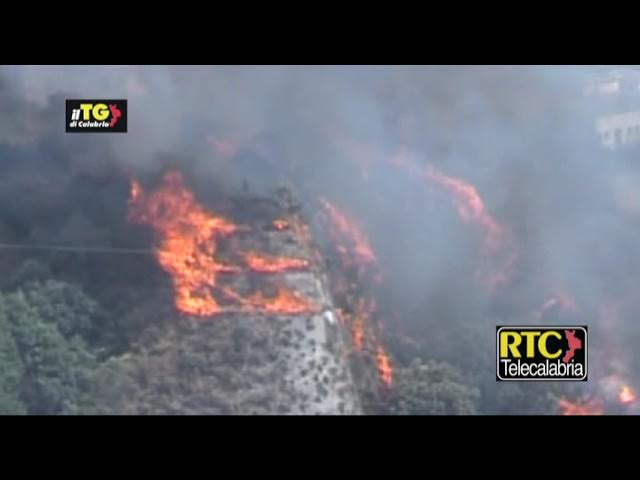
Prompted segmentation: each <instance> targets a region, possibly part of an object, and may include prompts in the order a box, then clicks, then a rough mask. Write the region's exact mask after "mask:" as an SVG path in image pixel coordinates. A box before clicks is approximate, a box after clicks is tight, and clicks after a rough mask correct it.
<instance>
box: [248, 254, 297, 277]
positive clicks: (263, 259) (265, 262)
mask: <svg viewBox="0 0 640 480" xmlns="http://www.w3.org/2000/svg"><path fill="white" fill-rule="evenodd" d="M244 259H245V261H246V262H247V265H248V266H249V268H250V269H251V270H254V271H256V272H263V273H280V272H286V271H288V270H304V269H306V268H308V267H309V262H308V261H307V260H304V259H302V258H291V257H275V256H271V255H265V254H261V253H258V252H249V253H247V254H246V255H245V257H244Z"/></svg>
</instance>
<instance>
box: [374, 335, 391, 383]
mask: <svg viewBox="0 0 640 480" xmlns="http://www.w3.org/2000/svg"><path fill="white" fill-rule="evenodd" d="M376 361H377V364H378V372H379V373H380V379H381V380H382V382H383V383H384V384H385V385H386V386H387V387H390V386H391V384H392V383H393V369H392V367H391V361H390V360H389V356H388V355H387V354H386V352H385V351H384V349H383V348H382V345H378V348H377V351H376Z"/></svg>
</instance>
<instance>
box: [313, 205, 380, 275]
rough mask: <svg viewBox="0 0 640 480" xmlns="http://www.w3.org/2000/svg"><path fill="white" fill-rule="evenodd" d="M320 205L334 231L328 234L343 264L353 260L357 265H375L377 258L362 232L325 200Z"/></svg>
mask: <svg viewBox="0 0 640 480" xmlns="http://www.w3.org/2000/svg"><path fill="white" fill-rule="evenodd" d="M320 203H321V204H322V206H323V207H324V209H325V211H326V212H327V214H328V215H329V217H330V221H331V225H332V226H333V227H334V229H331V230H330V234H331V236H332V239H333V241H334V243H336V247H337V250H338V251H339V252H340V254H341V255H342V257H343V262H344V263H347V264H349V263H351V262H352V261H353V260H355V261H356V262H357V263H359V264H365V265H366V264H375V263H377V261H378V260H377V258H376V256H375V254H374V253H373V249H372V248H371V245H369V242H368V240H367V238H366V237H365V236H364V234H363V233H362V230H361V229H360V228H359V227H358V225H356V224H355V222H353V221H352V220H350V219H348V218H347V217H346V216H345V215H344V214H343V213H342V212H341V211H340V210H338V208H337V207H336V206H335V205H333V204H332V203H331V202H329V201H328V200H327V199H325V198H321V199H320Z"/></svg>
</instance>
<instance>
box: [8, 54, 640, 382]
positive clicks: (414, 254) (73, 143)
mask: <svg viewBox="0 0 640 480" xmlns="http://www.w3.org/2000/svg"><path fill="white" fill-rule="evenodd" d="M593 71H594V68H593V67H579V66H127V65H122V66H108V67H107V66H7V67H0V148H1V150H0V151H1V152H2V157H0V168H3V170H5V174H8V173H10V172H9V171H11V172H16V171H19V170H20V168H21V167H20V164H19V163H20V162H19V160H17V159H20V158H23V157H24V156H27V157H29V158H33V157H38V158H39V160H38V162H36V163H31V164H30V165H36V164H37V165H40V166H41V169H40V171H39V172H31V173H32V174H34V175H35V174H36V173H37V175H44V176H51V178H54V177H56V176H58V177H59V179H58V182H63V183H64V182H67V183H69V182H71V183H72V180H71V178H70V177H71V176H72V175H73V174H74V172H77V171H82V170H83V168H84V167H83V165H87V164H90V165H94V166H95V165H98V166H100V168H102V169H107V170H108V169H110V168H113V169H114V170H117V171H122V172H129V174H134V175H141V176H144V175H157V174H158V172H160V171H162V170H163V169H165V168H168V167H173V168H179V169H180V170H182V171H183V173H184V174H185V176H186V177H187V179H188V180H189V181H190V184H191V185H192V186H193V188H195V189H196V191H197V193H198V194H199V196H200V197H201V198H205V199H206V198H215V197H216V196H217V195H227V194H236V193H238V192H240V191H242V186H243V184H245V185H248V187H249V191H250V192H251V193H254V194H266V193H268V192H270V191H272V190H273V189H275V188H276V187H278V186H289V187H291V188H292V190H293V191H294V193H295V195H296V196H297V197H298V199H299V201H300V202H301V204H302V206H303V211H304V213H305V214H306V215H307V217H308V218H309V219H310V221H314V219H315V218H316V217H317V212H318V208H319V207H318V199H319V198H320V197H325V198H327V199H329V200H331V201H332V202H334V203H335V204H336V205H338V206H339V208H341V209H342V210H343V211H344V212H345V213H346V214H348V215H349V216H350V217H352V218H354V219H356V221H357V222H358V223H359V224H360V225H361V226H362V228H363V230H364V231H365V233H366V234H367V236H368V238H369V239H370V241H371V243H372V245H373V248H374V250H375V251H376V253H377V254H378V256H379V259H380V263H381V269H382V271H383V275H384V285H383V287H382V288H381V289H380V290H381V291H380V292H378V295H379V296H380V299H381V304H382V308H383V310H384V312H385V313H386V314H387V315H388V317H389V318H391V317H392V318H394V321H393V322H391V321H389V322H390V323H389V325H390V326H389V328H393V327H392V325H399V326H400V328H402V329H404V330H407V331H415V332H421V334H424V335H425V336H428V335H429V333H428V332H429V329H433V328H440V329H441V330H442V331H444V332H451V337H450V338H451V339H453V338H454V337H455V335H456V332H459V331H461V330H465V329H467V330H469V329H482V328H485V327H486V328H489V329H490V328H491V327H492V326H495V325H496V324H500V323H523V322H525V323H526V322H527V321H530V319H531V315H532V312H533V311H535V310H536V309H539V308H540V307H541V306H542V305H543V304H544V302H545V301H546V300H547V299H549V298H550V297H551V296H553V295H556V294H558V292H566V293H567V294H569V295H571V296H572V297H574V298H575V302H576V304H577V306H578V311H577V313H573V314H572V315H574V317H571V318H569V319H568V320H570V321H572V322H574V323H578V324H594V325H597V322H598V321H599V320H598V319H599V318H600V317H599V313H598V312H599V311H600V310H599V306H600V305H601V304H602V303H603V302H607V301H609V302H619V303H621V304H622V305H623V307H622V309H621V311H622V313H621V315H620V316H621V319H620V320H619V325H620V328H621V329H622V331H623V333H621V334H618V333H616V334H615V335H619V336H620V340H619V343H621V344H622V349H623V350H624V351H631V350H633V347H634V345H635V342H636V341H637V339H638V332H637V328H636V327H635V322H634V320H633V318H634V313H635V312H637V311H638V305H637V302H636V305H634V301H633V299H634V295H635V286H634V285H637V284H638V280H639V279H640V278H639V277H640V248H639V246H638V245H639V243H638V240H640V238H639V235H640V222H639V216H638V215H639V213H640V187H638V185H639V183H638V181H639V180H640V177H639V176H638V169H637V167H635V166H634V155H633V153H630V152H621V153H620V152H618V153H616V154H612V153H608V152H606V151H604V150H603V149H602V148H601V147H600V145H599V144H598V141H597V137H596V132H595V120H596V118H597V117H598V116H599V115H601V114H602V110H601V107H602V105H601V102H596V101H595V100H593V99H592V98H591V97H586V96H585V95H584V87H585V82H586V81H587V79H588V78H589V75H591V74H592V73H593ZM65 98H126V99H128V102H129V104H128V112H129V119H128V125H129V131H128V133H126V134H123V135H117V134H113V135H106V136H105V135H91V134H87V135H67V134H65V133H64V125H63V123H64V99H65ZM596 103H598V104H597V105H596ZM611 108H617V109H618V110H616V111H615V112H612V113H620V112H621V111H623V110H624V105H619V104H616V105H613V104H612V105H611ZM621 108H622V110H620V109H621ZM401 154H402V155H405V156H407V157H408V158H411V159H412V161H414V162H415V163H416V164H417V165H420V166H427V165H432V166H435V167H437V168H438V169H439V170H440V171H442V172H445V173H446V174H447V175H449V176H452V177H456V178H460V179H463V180H464V181H466V182H469V183H470V184H473V185H474V186H475V188H476V189H477V191H478V193H479V194H480V196H481V197H482V199H483V201H484V204H485V206H486V209H487V211H488V212H489V213H490V214H491V215H492V216H493V217H494V218H495V219H496V221H497V222H498V223H499V224H500V225H502V226H503V227H504V228H505V230H506V231H507V232H508V233H509V236H510V242H511V243H510V248H513V250H514V251H515V252H516V253H517V255H518V260H517V262H516V263H515V266H514V269H513V276H512V278H511V280H510V282H509V284H508V285H506V286H504V287H502V288H501V289H500V290H498V291H497V292H487V291H484V290H483V289H482V288H481V287H480V286H479V285H478V284H477V281H476V280H475V279H474V272H475V271H476V269H477V268H479V267H480V266H481V265H482V262H484V261H485V259H484V258H483V255H484V254H483V253H482V246H481V244H482V232H481V230H480V229H479V228H478V226H477V225H473V224H470V223H465V222H462V221H461V219H460V218H459V216H458V215H457V213H456V208H455V204H454V202H453V201H452V199H451V197H450V195H448V194H447V193H446V192H443V191H442V189H439V188H438V187H437V186H436V185H434V184H433V182H429V181H428V180H425V179H424V178H420V177H419V176H418V175H415V174H412V173H411V172H410V171H407V170H405V169H402V168H399V167H398V166H397V165H395V164H394V162H393V161H391V160H392V159H393V158H394V157H396V156H398V155H401ZM29 173H30V172H22V174H27V175H28V174H29ZM113 194H114V195H115V193H113ZM104 197H105V198H104V202H105V203H108V202H109V201H110V200H109V196H108V195H107V194H104ZM34 208H35V207H34ZM42 208H46V207H42ZM58 208H66V206H65V205H59V206H58ZM34 211H35V210H34ZM34 221H35V220H34ZM74 221H75V222H79V220H77V219H76V220H74ZM96 228H98V226H96ZM99 229H101V230H105V229H107V230H108V226H105V225H104V224H102V225H100V226H99ZM82 230H85V231H86V230H87V228H86V227H84V228H83V229H82ZM41 240H42V239H41ZM67 240H68V238H67ZM491 334H492V332H491V331H489V332H488V333H487V335H488V337H487V338H488V339H489V340H487V342H488V343H487V348H488V349H490V348H491V342H490V339H491ZM610 335H614V334H613V333H610ZM447 338H449V337H447ZM455 338H459V337H455ZM456 341H459V340H456ZM469 341H471V340H469ZM452 342H453V340H452ZM599 344H600V345H599ZM604 344H605V342H599V341H598V340H597V338H596V337H594V340H593V342H592V348H596V347H598V346H601V347H602V348H605V346H606V345H604ZM439 348H441V350H438V347H437V346H434V352H435V353H436V354H440V353H442V355H445V354H444V353H443V350H442V347H439ZM489 355H491V353H490V352H489ZM627 357H629V358H625V361H624V363H625V367H624V368H625V369H626V370H628V371H627V372H625V373H627V374H630V375H633V371H634V370H635V368H634V363H633V362H634V360H633V359H632V358H631V357H632V355H631V354H629V355H627ZM489 358H490V357H489ZM602 370H603V372H604V371H605V370H606V369H605V368H604V367H603V368H602ZM604 374H605V373H603V375H604Z"/></svg>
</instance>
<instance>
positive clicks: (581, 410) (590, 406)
mask: <svg viewBox="0 0 640 480" xmlns="http://www.w3.org/2000/svg"><path fill="white" fill-rule="evenodd" d="M558 406H559V407H560V410H561V411H562V414H563V415H602V414H603V413H604V407H603V405H602V402H600V401H599V400H597V399H595V398H591V399H587V400H583V401H578V402H572V401H570V400H568V399H567V398H565V397H561V398H560V400H559V401H558Z"/></svg>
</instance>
